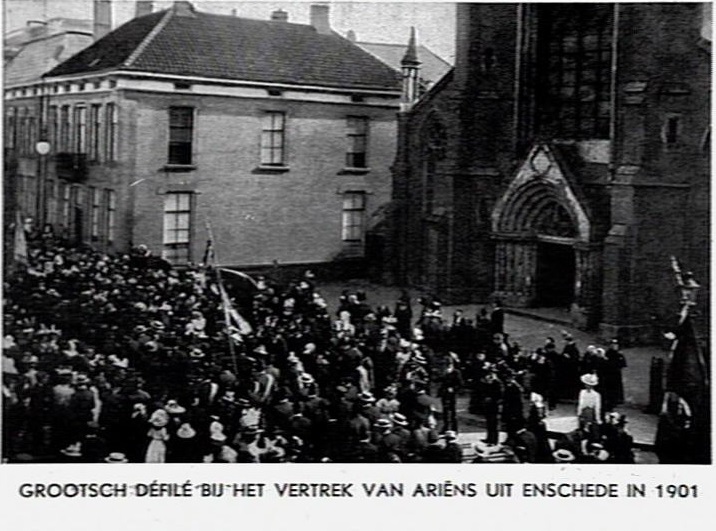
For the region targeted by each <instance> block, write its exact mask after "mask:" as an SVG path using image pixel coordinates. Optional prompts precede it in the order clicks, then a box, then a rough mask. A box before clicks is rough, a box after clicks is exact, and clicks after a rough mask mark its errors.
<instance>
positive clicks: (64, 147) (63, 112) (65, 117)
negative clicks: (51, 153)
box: [58, 105, 70, 151]
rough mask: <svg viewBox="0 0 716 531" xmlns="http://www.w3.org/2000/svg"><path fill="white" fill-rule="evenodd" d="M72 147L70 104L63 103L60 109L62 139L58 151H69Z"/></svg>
mask: <svg viewBox="0 0 716 531" xmlns="http://www.w3.org/2000/svg"><path fill="white" fill-rule="evenodd" d="M69 147H70V106H69V105H63V106H62V108H61V109H60V141H59V142H58V151H68V150H69Z"/></svg>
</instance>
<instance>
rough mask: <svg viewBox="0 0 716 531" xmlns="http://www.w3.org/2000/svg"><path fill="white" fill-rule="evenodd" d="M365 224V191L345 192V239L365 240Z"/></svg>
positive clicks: (351, 240)
mask: <svg viewBox="0 0 716 531" xmlns="http://www.w3.org/2000/svg"><path fill="white" fill-rule="evenodd" d="M364 225H365V192H346V193H345V194H343V236H342V237H343V241H344V242H361V241H363V228H364Z"/></svg>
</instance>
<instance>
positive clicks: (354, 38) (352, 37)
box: [346, 30, 358, 42]
mask: <svg viewBox="0 0 716 531" xmlns="http://www.w3.org/2000/svg"><path fill="white" fill-rule="evenodd" d="M346 39H348V40H349V41H351V42H356V41H357V40H358V37H357V36H356V32H355V31H353V30H348V33H347V34H346Z"/></svg>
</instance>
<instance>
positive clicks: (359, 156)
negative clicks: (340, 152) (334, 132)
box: [346, 116, 368, 168]
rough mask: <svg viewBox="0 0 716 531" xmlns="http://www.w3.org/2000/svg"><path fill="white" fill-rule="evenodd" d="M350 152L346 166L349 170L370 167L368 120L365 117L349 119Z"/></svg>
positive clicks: (347, 153)
mask: <svg viewBox="0 0 716 531" xmlns="http://www.w3.org/2000/svg"><path fill="white" fill-rule="evenodd" d="M347 139H348V150H347V152H346V166H348V167H349V168H365V167H367V165H368V160H367V155H366V154H367V151H368V118H366V117H363V116H349V117H348V130H347Z"/></svg>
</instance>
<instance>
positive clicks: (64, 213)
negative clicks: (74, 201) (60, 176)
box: [60, 182, 71, 231]
mask: <svg viewBox="0 0 716 531" xmlns="http://www.w3.org/2000/svg"><path fill="white" fill-rule="evenodd" d="M70 194H71V191H70V185H68V184H67V183H63V182H60V225H62V228H63V229H65V231H66V230H67V229H69V226H70Z"/></svg>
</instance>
